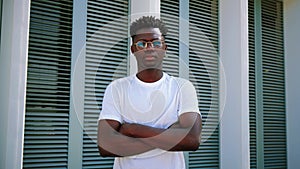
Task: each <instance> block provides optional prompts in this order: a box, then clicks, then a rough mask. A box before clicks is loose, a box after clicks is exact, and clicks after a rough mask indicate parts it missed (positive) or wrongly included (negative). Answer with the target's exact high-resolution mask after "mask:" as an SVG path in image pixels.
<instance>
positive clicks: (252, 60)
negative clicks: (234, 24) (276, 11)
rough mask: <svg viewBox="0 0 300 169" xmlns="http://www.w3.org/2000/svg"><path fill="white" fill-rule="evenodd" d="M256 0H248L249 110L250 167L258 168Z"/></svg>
mask: <svg viewBox="0 0 300 169" xmlns="http://www.w3.org/2000/svg"><path fill="white" fill-rule="evenodd" d="M254 22H255V21H254V0H249V1H248V23H249V25H248V27H249V29H248V30H249V112H250V168H256V156H257V155H256V151H257V150H256V147H257V145H256V110H255V109H256V105H255V104H256V99H255V98H256V94H255V36H254V30H255V28H254Z"/></svg>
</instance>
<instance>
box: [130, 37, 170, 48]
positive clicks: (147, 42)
mask: <svg viewBox="0 0 300 169" xmlns="http://www.w3.org/2000/svg"><path fill="white" fill-rule="evenodd" d="M155 41H160V42H161V44H162V46H161V47H159V48H156V47H154V45H153V42H155ZM139 42H144V43H145V47H143V48H142V49H141V47H140V46H138V45H137V43H139ZM149 43H150V44H151V48H156V49H162V48H163V47H164V44H165V41H164V40H160V39H156V40H152V41H144V40H139V41H137V42H136V43H134V44H133V45H135V47H136V49H137V50H144V49H147V47H148V44H149Z"/></svg>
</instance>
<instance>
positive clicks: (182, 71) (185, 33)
mask: <svg viewBox="0 0 300 169" xmlns="http://www.w3.org/2000/svg"><path fill="white" fill-rule="evenodd" d="M179 2H180V3H179V77H182V78H185V79H189V69H188V67H189V0H180V1H179Z"/></svg>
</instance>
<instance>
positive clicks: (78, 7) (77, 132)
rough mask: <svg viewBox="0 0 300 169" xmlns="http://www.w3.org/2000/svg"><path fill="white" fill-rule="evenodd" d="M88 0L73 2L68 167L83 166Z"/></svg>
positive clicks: (78, 167) (75, 0) (79, 168)
mask: <svg viewBox="0 0 300 169" xmlns="http://www.w3.org/2000/svg"><path fill="white" fill-rule="evenodd" d="M86 22H87V0H74V2H73V26H72V27H73V30H72V65H71V92H70V93H71V94H70V120H69V122H70V125H69V149H68V157H69V158H68V168H72V169H73V168H74V169H76V168H77V169H81V168H82V149H83V129H84V126H83V125H84V124H83V123H84V87H85V86H84V85H85V54H86V25H87V24H86Z"/></svg>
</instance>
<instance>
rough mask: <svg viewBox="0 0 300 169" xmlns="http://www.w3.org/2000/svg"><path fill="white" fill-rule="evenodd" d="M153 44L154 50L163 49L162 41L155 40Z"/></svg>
mask: <svg viewBox="0 0 300 169" xmlns="http://www.w3.org/2000/svg"><path fill="white" fill-rule="evenodd" d="M152 44H153V47H154V48H161V47H162V41H160V40H155V41H153V42H152Z"/></svg>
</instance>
